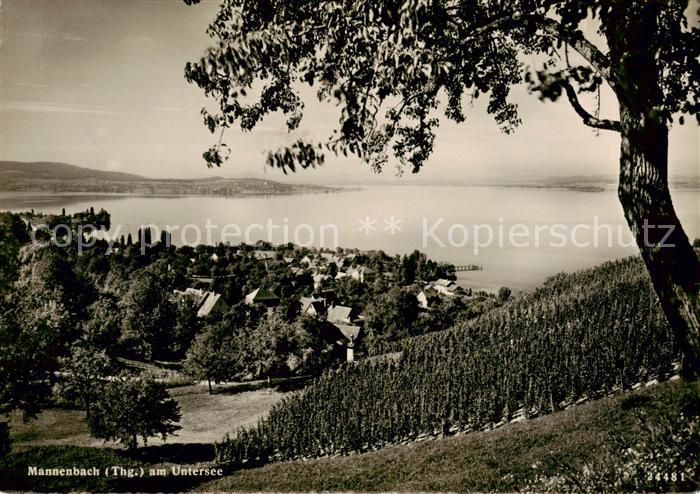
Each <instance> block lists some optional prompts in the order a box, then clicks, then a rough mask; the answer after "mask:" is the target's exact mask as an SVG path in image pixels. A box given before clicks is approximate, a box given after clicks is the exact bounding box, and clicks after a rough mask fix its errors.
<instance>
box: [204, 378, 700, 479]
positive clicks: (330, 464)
mask: <svg viewBox="0 0 700 494" xmlns="http://www.w3.org/2000/svg"><path fill="white" fill-rule="evenodd" d="M692 410H695V417H696V418H695V422H694V423H695V427H694V429H693V430H692V431H691V432H690V434H688V431H687V430H685V429H684V426H683V424H682V423H679V422H678V421H677V420H675V421H674V419H677V417H679V416H680V414H681V413H686V414H688V411H692ZM699 410H700V389H699V388H698V385H697V383H681V382H672V383H664V384H659V385H656V386H650V387H647V388H644V389H640V390H637V391H633V392H629V393H624V394H617V395H615V396H611V397H606V398H603V399H601V400H598V401H594V402H588V403H585V404H583V405H579V406H574V407H571V408H569V409H567V410H565V411H562V412H558V413H555V414H552V415H548V416H545V417H540V418H537V419H534V420H530V421H526V422H520V423H516V424H508V425H505V426H503V427H501V428H499V429H496V430H493V431H487V432H476V433H471V434H465V435H460V436H455V437H449V438H443V439H437V440H431V441H424V442H419V443H411V444H404V445H398V446H390V447H387V448H384V449H382V450H380V451H375V452H371V453H365V454H358V455H349V456H339V457H335V458H326V459H319V460H308V461H292V462H285V463H275V464H271V465H266V466H264V467H261V468H254V469H246V470H240V471H237V472H235V473H234V474H232V475H230V476H228V477H224V478H222V479H219V480H215V481H213V482H209V483H207V484H203V485H200V486H197V488H196V489H197V490H198V491H206V492H220V491H224V492H230V491H250V492H254V491H263V492H302V491H317V492H318V491H414V492H418V491H443V492H444V491H449V492H472V491H476V492H493V491H496V492H513V491H522V490H529V491H534V492H538V491H540V492H541V491H543V490H551V491H553V492H565V491H571V490H574V491H581V490H583V491H591V492H596V491H597V492H601V491H603V492H605V491H607V492H610V491H618V492H620V491H622V492H624V491H657V490H659V491H676V492H678V491H692V490H697V489H698V487H700V484H698V483H697V480H698V478H697V476H696V477H695V480H693V479H692V478H690V476H688V475H687V473H686V476H685V478H684V480H681V473H682V471H683V470H684V468H683V467H681V466H680V465H679V463H680V462H681V461H686V462H687V463H686V467H685V471H686V472H687V471H690V472H692V471H693V470H694V469H695V468H697V465H698V464H697V460H698V457H697V453H698V448H700V444H698V438H699V436H698V434H700V428H699V427H698V425H699V424H698V420H697V413H698V411H699ZM639 417H643V420H640V418H639ZM688 420H689V421H692V418H691V417H688ZM669 427H670V428H671V429H669ZM674 427H675V428H676V429H675V430H673V428H674ZM678 427H680V428H681V430H682V432H684V433H685V434H684V435H678V436H677V437H676V438H675V439H676V440H677V443H675V448H674V447H672V448H669V447H668V446H669V441H672V439H671V436H672V435H673V433H674V432H681V431H679V430H678V429H677V428H678ZM662 430H665V431H666V434H667V435H666V436H665V437H664V434H661V436H659V437H653V433H654V431H659V432H660V431H662ZM693 431H694V432H693ZM660 438H662V439H661V440H660ZM627 448H633V449H634V450H635V451H636V452H638V453H639V455H640V456H639V460H637V462H636V463H635V461H634V460H630V459H629V458H627V457H626V454H625V452H624V451H621V449H627ZM647 448H649V449H648V450H647ZM688 448H690V449H688ZM693 448H694V449H693ZM657 453H658V454H660V455H661V456H658V457H655V458H653V462H652V465H654V463H655V465H656V466H655V467H654V466H652V467H651V469H649V466H648V465H646V464H645V463H644V461H645V460H649V457H650V456H652V455H654V454H657ZM678 454H680V455H681V456H680V457H679V456H674V455H678ZM682 455H685V457H683V456H682ZM631 457H636V456H634V455H630V458H631ZM674 458H675V461H676V464H675V465H674ZM628 460H629V461H628ZM664 465H665V466H666V469H664V467H663V466H664ZM584 467H585V468H588V472H589V473H588V474H585V473H584V471H585V468H584ZM645 469H646V470H645ZM666 470H668V471H666ZM624 471H627V472H628V473H631V474H632V475H630V476H629V477H628V478H627V479H626V480H625V479H623V472H624ZM657 472H658V473H660V474H661V475H660V477H659V479H658V480H657V478H656V476H655V474H656V473H657ZM673 472H675V473H676V481H675V482H673V481H672V480H671V475H672V473H673ZM650 474H654V478H652V479H649V475H650ZM664 477H665V478H664ZM579 484H580V485H579Z"/></svg>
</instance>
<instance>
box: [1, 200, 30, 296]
mask: <svg viewBox="0 0 700 494" xmlns="http://www.w3.org/2000/svg"><path fill="white" fill-rule="evenodd" d="M27 242H29V234H28V233H27V230H26V228H25V226H24V224H23V223H22V220H21V219H20V218H19V216H18V215H16V214H12V213H0V293H4V292H5V291H7V290H8V289H9V288H10V287H11V286H12V283H14V281H15V280H16V279H17V276H18V275H19V266H20V262H19V251H20V248H21V247H22V245H24V244H25V243H27Z"/></svg>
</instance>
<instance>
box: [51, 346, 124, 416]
mask: <svg viewBox="0 0 700 494" xmlns="http://www.w3.org/2000/svg"><path fill="white" fill-rule="evenodd" d="M111 364H112V363H111V360H110V358H109V357H108V356H107V354H106V353H105V352H104V350H103V351H100V350H97V349H95V348H92V347H90V346H89V344H77V345H75V346H74V347H73V349H72V351H71V354H70V356H68V357H63V358H61V359H59V365H60V368H61V372H62V379H61V380H60V382H59V394H60V395H61V396H62V397H63V398H64V399H66V400H69V401H72V400H76V399H77V400H79V401H80V402H81V403H82V405H83V407H84V408H85V412H86V413H87V416H88V417H89V416H90V412H91V406H92V404H93V403H94V401H95V399H96V397H97V395H98V394H99V392H100V389H101V388H102V385H103V383H102V380H103V379H104V378H105V377H107V376H108V375H109V374H110V371H111V370H112V365H111Z"/></svg>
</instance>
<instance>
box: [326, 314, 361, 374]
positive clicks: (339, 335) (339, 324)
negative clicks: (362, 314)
mask: <svg viewBox="0 0 700 494" xmlns="http://www.w3.org/2000/svg"><path fill="white" fill-rule="evenodd" d="M358 321H359V318H358V317H357V314H356V311H355V310H354V308H352V307H347V306H344V305H334V306H332V307H330V308H329V309H328V315H327V316H326V322H327V324H326V327H325V329H324V333H325V338H326V339H327V340H329V341H331V342H332V343H333V344H334V346H335V347H336V349H337V350H336V351H337V352H339V354H342V353H344V354H345V360H346V361H348V362H352V361H353V360H354V359H355V343H356V341H357V340H358V338H359V337H360V334H361V330H362V327H361V326H360V325H359V324H357V323H358Z"/></svg>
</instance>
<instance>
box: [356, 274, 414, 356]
mask: <svg viewBox="0 0 700 494" xmlns="http://www.w3.org/2000/svg"><path fill="white" fill-rule="evenodd" d="M417 319H418V299H417V298H416V296H415V295H414V294H413V293H411V291H410V290H409V289H407V288H398V287H394V288H392V289H390V290H389V291H388V292H386V293H384V294H382V295H379V296H378V297H377V298H375V299H374V300H373V301H372V302H370V303H369V304H368V305H367V308H366V309H365V329H366V330H367V332H368V344H369V345H371V344H372V343H371V342H374V343H376V342H380V341H396V340H398V339H400V338H405V337H407V336H415V335H416V334H417V331H418V327H417V326H416V324H415V323H416V320H417Z"/></svg>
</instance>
